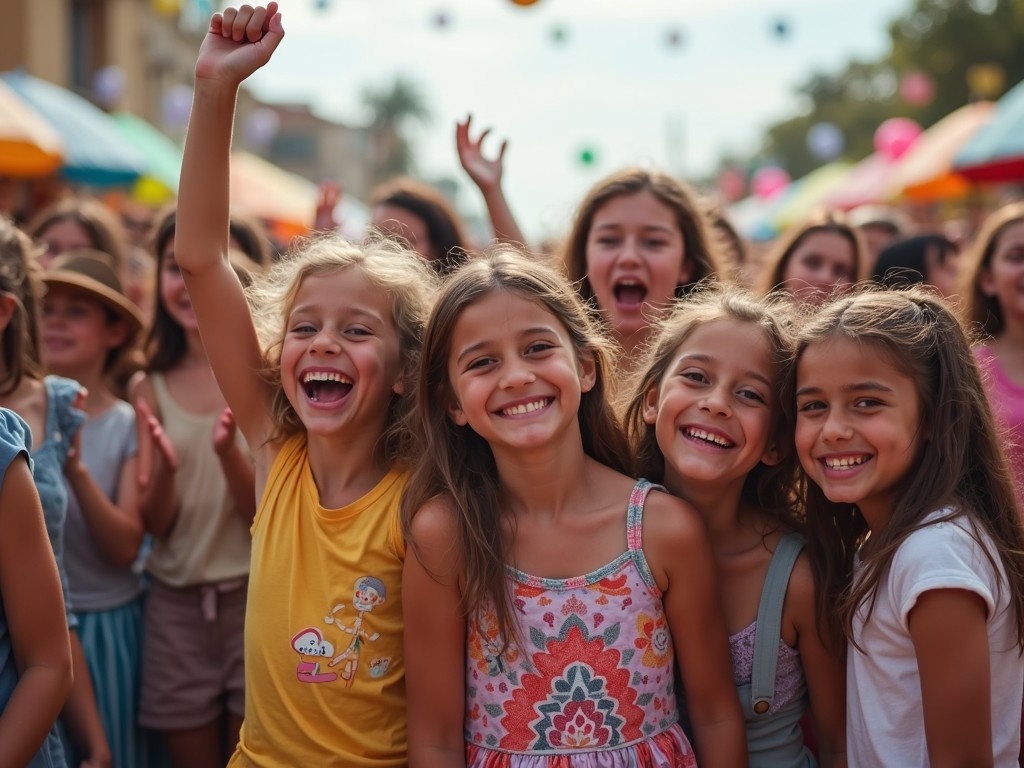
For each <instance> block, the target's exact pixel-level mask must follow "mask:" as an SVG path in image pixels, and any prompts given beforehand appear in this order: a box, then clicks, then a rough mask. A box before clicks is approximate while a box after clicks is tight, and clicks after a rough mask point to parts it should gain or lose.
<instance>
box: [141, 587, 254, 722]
mask: <svg viewBox="0 0 1024 768" xmlns="http://www.w3.org/2000/svg"><path fill="white" fill-rule="evenodd" d="M247 587H248V583H247V581H246V580H245V579H239V580H237V581H231V582H219V583H217V584H207V585H202V586H198V587H184V588H178V587H169V586H167V585H166V584H163V583H162V582H160V581H158V580H156V579H154V580H153V583H152V585H151V586H150V589H149V595H148V596H147V598H146V613H145V619H144V623H143V635H142V691H141V694H140V700H139V723H141V724H142V725H143V726H145V727H147V728H152V729H154V730H158V731H178V730H186V729H191V728H198V727H200V726H203V725H206V724H208V723H210V722H213V721H214V720H216V719H218V718H219V717H220V716H221V715H222V714H223V713H224V711H225V710H227V711H229V712H231V713H233V714H235V715H238V716H240V717H241V716H242V715H244V713H245V669H244V666H243V652H242V650H243V649H242V646H243V634H244V627H245V600H246V592H247Z"/></svg>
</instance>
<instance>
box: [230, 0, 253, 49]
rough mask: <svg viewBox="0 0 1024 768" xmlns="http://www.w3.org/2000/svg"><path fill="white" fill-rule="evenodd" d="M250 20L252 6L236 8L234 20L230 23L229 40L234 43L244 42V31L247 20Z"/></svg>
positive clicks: (247, 23) (247, 24)
mask: <svg viewBox="0 0 1024 768" xmlns="http://www.w3.org/2000/svg"><path fill="white" fill-rule="evenodd" d="M251 18H252V6H251V5H242V6H239V8H238V13H236V14H235V18H234V20H233V21H232V22H231V39H232V40H234V41H235V42H236V43H240V42H242V41H243V40H245V30H246V27H248V26H249V19H251Z"/></svg>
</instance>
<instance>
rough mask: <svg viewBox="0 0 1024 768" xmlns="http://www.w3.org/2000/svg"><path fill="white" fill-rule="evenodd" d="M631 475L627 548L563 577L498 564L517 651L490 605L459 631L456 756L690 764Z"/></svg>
mask: <svg viewBox="0 0 1024 768" xmlns="http://www.w3.org/2000/svg"><path fill="white" fill-rule="evenodd" d="M651 487H652V486H651V484H650V483H649V482H647V481H645V480H641V481H639V482H638V483H637V484H636V486H635V487H634V488H633V492H632V493H631V495H630V498H629V507H628V511H627V515H626V531H627V541H628V549H627V551H626V552H624V553H623V554H621V555H620V556H619V557H617V558H616V559H615V560H614V561H613V562H611V563H608V564H607V565H605V566H604V567H602V568H599V569H598V570H596V571H594V572H592V573H589V574H587V575H586V576H577V577H573V578H570V579H543V578H538V577H536V576H530V575H528V574H525V573H523V572H522V571H519V570H516V569H514V568H512V567H511V566H507V567H506V571H507V573H508V578H509V581H510V583H511V589H512V592H513V600H514V608H515V611H516V616H517V618H518V620H519V622H520V626H521V632H520V637H521V638H522V643H523V644H525V646H526V647H520V646H518V645H516V644H509V646H508V647H507V648H506V649H505V651H504V652H503V653H499V652H498V649H499V648H500V647H501V643H500V638H499V637H498V631H497V620H496V617H495V614H494V612H493V608H491V609H489V610H488V609H485V610H484V611H482V612H481V613H480V615H479V616H478V617H477V619H476V620H475V621H471V622H470V623H469V628H468V632H467V635H468V637H467V654H466V661H467V668H466V764H467V766H470V767H471V768H472V767H474V766H477V767H484V766H486V768H553V767H555V766H557V767H558V768H570V767H571V768H577V767H579V768H597V766H600V767H601V768H647V766H671V767H672V768H683V767H685V768H689V767H690V766H695V765H696V764H697V761H696V758H695V757H694V754H693V749H692V748H691V747H690V743H689V742H688V741H687V739H686V736H685V734H684V733H683V730H682V728H681V727H680V725H679V713H678V710H677V707H676V696H675V690H674V674H673V672H674V668H675V658H674V651H673V646H672V636H671V635H670V634H669V630H668V623H667V621H666V618H665V611H664V607H663V605H662V600H661V591H660V590H659V589H658V586H657V584H656V583H655V581H654V577H653V576H652V575H651V571H650V568H649V567H648V565H647V560H646V558H645V557H644V553H643V550H642V549H641V546H642V542H643V536H642V522H643V510H644V501H645V499H646V498H647V494H648V493H649V492H650V490H651Z"/></svg>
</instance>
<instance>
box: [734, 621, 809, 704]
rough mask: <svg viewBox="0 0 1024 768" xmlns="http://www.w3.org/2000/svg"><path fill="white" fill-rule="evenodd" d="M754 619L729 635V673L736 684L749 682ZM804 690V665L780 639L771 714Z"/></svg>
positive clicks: (752, 664) (751, 670)
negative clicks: (730, 666) (730, 656)
mask: <svg viewBox="0 0 1024 768" xmlns="http://www.w3.org/2000/svg"><path fill="white" fill-rule="evenodd" d="M756 629H757V622H756V621H755V622H753V623H751V624H750V625H749V626H747V627H746V628H744V629H741V630H740V631H739V632H737V633H736V634H735V635H731V636H730V637H729V647H730V648H731V649H732V675H733V681H734V682H735V683H736V685H738V686H739V685H746V684H748V683H749V682H750V679H751V674H752V673H753V671H754V634H755V630H756ZM803 690H804V668H803V667H802V666H801V664H800V652H799V651H797V650H796V649H795V648H790V647H789V646H788V645H786V642H785V641H784V640H783V639H782V638H781V637H780V638H779V661H778V667H777V668H776V670H775V699H774V700H773V701H772V705H771V709H769V710H768V711H769V712H770V713H772V714H774V713H776V712H778V711H779V710H780V709H782V708H783V707H784V706H785V705H787V704H789V702H791V701H793V699H795V698H796V697H797V696H799V695H801V694H802V693H803Z"/></svg>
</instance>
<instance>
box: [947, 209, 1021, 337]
mask: <svg viewBox="0 0 1024 768" xmlns="http://www.w3.org/2000/svg"><path fill="white" fill-rule="evenodd" d="M1020 221H1024V202H1016V203H1010V204H1009V205H1004V206H1003V207H1002V208H1000V209H999V210H997V211H995V212H994V213H993V214H992V215H990V216H989V217H988V218H987V219H985V223H984V224H983V225H982V227H981V231H980V232H979V233H978V236H977V237H976V238H975V239H974V244H973V245H972V246H971V249H970V250H969V251H968V253H967V261H966V264H965V265H964V268H963V271H962V272H961V275H962V276H963V282H962V285H961V289H960V290H959V291H958V293H959V295H960V296H962V297H963V299H964V303H965V307H964V310H965V315H966V318H967V320H969V321H970V322H972V323H977V325H979V326H980V327H981V328H982V329H983V330H984V332H985V335H986V336H998V335H999V334H1000V333H1002V330H1003V328H1004V326H1005V325H1006V320H1005V319H1004V317H1003V309H1002V307H1000V306H999V299H997V298H996V297H995V296H989V295H988V294H986V293H985V292H984V291H982V290H981V275H982V273H983V272H985V271H986V270H987V269H989V268H990V267H991V266H992V257H993V256H994V255H995V252H996V249H997V248H998V247H999V239H1000V238H1001V237H1002V235H1003V232H1004V231H1006V228H1007V227H1009V226H1010V225H1012V224H1016V223H1017V222H1020Z"/></svg>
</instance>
